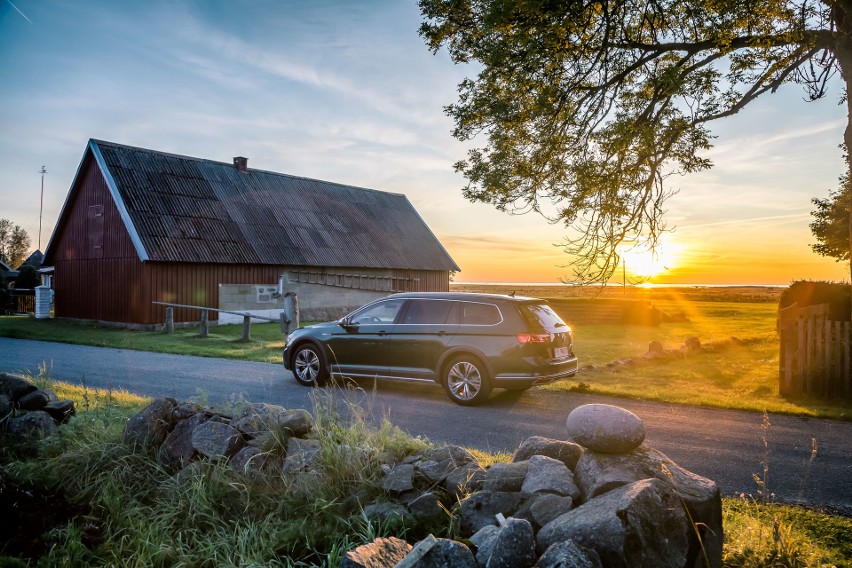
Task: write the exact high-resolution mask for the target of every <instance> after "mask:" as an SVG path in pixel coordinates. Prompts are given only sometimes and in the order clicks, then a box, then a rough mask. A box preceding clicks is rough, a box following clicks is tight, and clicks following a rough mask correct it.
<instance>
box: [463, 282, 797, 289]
mask: <svg viewBox="0 0 852 568" xmlns="http://www.w3.org/2000/svg"><path fill="white" fill-rule="evenodd" d="M453 285H455V286H576V285H575V284H566V283H564V282H450V286H453ZM582 286H611V287H613V288H621V287H622V286H623V285H622V284H621V283H620V282H618V283H616V282H608V283H606V284H582ZM788 286H790V284H700V283H699V284H665V283H655V282H646V283H643V284H630V285H628V287H629V288H787V287H788Z"/></svg>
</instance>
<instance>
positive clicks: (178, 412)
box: [172, 401, 205, 423]
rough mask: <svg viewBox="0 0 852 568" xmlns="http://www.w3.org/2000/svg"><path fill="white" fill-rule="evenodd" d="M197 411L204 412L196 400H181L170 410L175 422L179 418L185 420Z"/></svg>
mask: <svg viewBox="0 0 852 568" xmlns="http://www.w3.org/2000/svg"><path fill="white" fill-rule="evenodd" d="M199 412H205V409H204V407H203V406H201V405H200V404H198V403H197V402H189V401H183V402H180V403H178V405H177V406H175V409H174V410H172V416H173V417H174V421H175V423H177V422H178V421H179V420H186V419H187V418H189V417H190V416H192V415H194V414H198V413H199Z"/></svg>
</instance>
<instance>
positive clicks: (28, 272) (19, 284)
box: [15, 264, 41, 290]
mask: <svg viewBox="0 0 852 568" xmlns="http://www.w3.org/2000/svg"><path fill="white" fill-rule="evenodd" d="M36 286H41V278H39V275H38V271H37V270H36V269H35V268H33V267H32V266H30V265H29V264H25V265H23V266H21V268H20V269H19V270H18V278H17V279H16V280H15V288H18V289H19V290H31V289H33V288H35V287H36Z"/></svg>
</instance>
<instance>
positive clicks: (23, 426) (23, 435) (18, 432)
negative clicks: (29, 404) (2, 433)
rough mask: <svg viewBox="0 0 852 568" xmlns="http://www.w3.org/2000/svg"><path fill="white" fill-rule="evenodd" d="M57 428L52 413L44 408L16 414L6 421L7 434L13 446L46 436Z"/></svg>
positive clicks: (53, 432)
mask: <svg viewBox="0 0 852 568" xmlns="http://www.w3.org/2000/svg"><path fill="white" fill-rule="evenodd" d="M57 430H58V428H57V427H56V422H54V421H53V418H52V417H51V416H50V414H48V413H47V412H44V411H42V410H33V411H31V412H27V413H26V414H22V415H21V416H15V417H13V418H10V419H9V421H8V422H7V423H6V436H7V437H8V438H9V440H10V445H13V446H16V445H21V444H26V443H27V442H28V441H30V440H31V439H33V438H46V437H47V436H50V435H51V434H55V433H56V431H57Z"/></svg>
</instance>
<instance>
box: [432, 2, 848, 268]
mask: <svg viewBox="0 0 852 568" xmlns="http://www.w3.org/2000/svg"><path fill="white" fill-rule="evenodd" d="M420 8H421V11H422V14H423V16H424V23H423V24H422V26H421V28H420V33H421V35H422V36H423V37H424V39H425V40H426V42H427V43H428V45H429V47H430V48H431V49H432V50H433V51H437V50H438V49H440V48H441V47H442V46H443V47H445V48H446V49H447V50H448V51H449V54H450V56H451V58H452V59H453V60H454V61H455V62H457V63H467V62H473V63H475V64H476V68H479V69H481V70H480V71H479V73H478V75H476V77H473V78H467V79H465V80H464V81H463V82H462V83H461V84H460V85H459V100H458V102H456V103H455V104H452V105H450V106H448V107H447V109H446V110H447V113H448V114H449V115H450V116H451V117H452V118H453V119H454V121H455V129H454V131H453V135H454V136H455V137H456V138H458V139H460V140H472V139H473V138H474V137H477V136H484V137H485V140H484V141H483V142H482V143H479V144H478V146H477V147H475V148H473V149H472V150H470V151H469V153H468V156H467V159H466V160H463V161H460V162H458V163H457V164H456V169H457V170H458V171H460V172H462V173H463V174H464V175H465V177H466V178H467V185H466V187H465V188H464V194H465V196H466V197H467V198H468V199H470V200H473V201H482V202H486V203H491V204H493V205H495V206H496V207H497V208H498V209H501V210H504V211H510V212H525V211H537V212H540V213H542V214H544V215H546V216H547V217H549V218H550V219H551V220H553V221H561V222H564V223H565V224H566V225H567V226H568V227H570V228H571V231H569V236H568V237H567V239H566V243H565V248H566V251H567V252H569V253H571V254H572V255H574V258H575V259H576V260H575V261H574V262H573V267H574V276H573V279H574V280H576V281H594V280H598V281H606V280H608V279H609V278H610V276H612V274H613V272H614V270H615V269H616V267H617V265H618V262H619V254H618V252H619V247H620V246H623V243H625V242H636V241H640V242H647V243H649V244H650V245H651V246H654V245H655V244H656V243H657V239H658V238H659V235H660V234H661V232H662V231H663V230H664V229H665V225H664V223H663V220H662V214H663V212H664V209H663V207H664V201H665V199H666V198H667V197H668V196H669V195H670V189H669V188H668V187H667V186H666V183H665V182H666V179H667V178H668V177H669V176H671V175H673V174H683V173H689V172H695V171H699V170H702V169H706V168H709V167H711V165H712V164H711V162H710V161H709V160H707V159H706V158H705V157H703V156H702V151H704V150H706V149H708V148H709V147H710V140H711V135H710V132H709V130H708V125H709V123H711V122H712V121H714V120H717V119H720V118H725V117H729V116H731V115H734V114H736V113H738V112H739V111H740V110H742V109H743V108H744V107H745V106H746V105H748V104H749V103H751V102H752V101H754V100H756V99H757V98H759V97H760V96H762V95H764V94H766V93H773V92H775V91H776V90H777V89H778V88H779V87H780V86H782V85H783V84H785V83H798V84H799V85H801V86H803V87H804V89H805V92H806V93H807V96H808V97H809V98H810V99H812V100H813V99H818V98H821V97H823V96H824V95H825V93H826V88H827V83H828V81H829V80H830V79H831V78H832V77H833V76H834V75H836V74H837V73H838V72H839V74H840V77H841V79H842V80H843V81H844V82H845V84H846V85H848V84H849V81H850V80H852V2H850V1H848V0H847V1H842V2H841V1H817V0H800V1H798V2H797V1H783V0H698V1H694V2H693V1H683V0H656V1H654V0H646V1H641V0H618V1H615V2H588V1H560V0H420ZM844 92H845V91H844ZM843 102H844V103H845V104H846V105H847V110H848V111H850V112H852V108H850V104H852V103H850V101H849V100H848V98H847V97H845V95H844V100H843ZM850 116H852V114H850ZM478 142H479V138H478V139H477V140H475V141H474V143H475V144H476V143H478ZM844 143H845V145H846V147H847V148H852V127H850V126H847V129H846V133H845V136H844ZM847 165H848V164H847ZM850 209H852V208H850ZM849 230H850V233H849V239H848V243H847V245H848V246H849V247H850V248H852V223H850V227H849Z"/></svg>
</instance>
